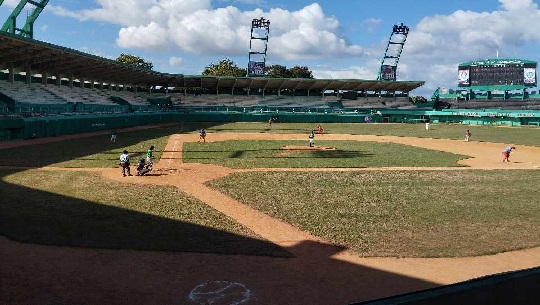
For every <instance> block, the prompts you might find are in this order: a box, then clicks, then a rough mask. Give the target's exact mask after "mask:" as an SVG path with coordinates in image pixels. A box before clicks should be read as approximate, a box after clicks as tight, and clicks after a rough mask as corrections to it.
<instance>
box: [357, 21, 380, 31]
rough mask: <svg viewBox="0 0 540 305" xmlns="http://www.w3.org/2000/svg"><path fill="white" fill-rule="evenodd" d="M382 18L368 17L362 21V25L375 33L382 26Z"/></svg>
mask: <svg viewBox="0 0 540 305" xmlns="http://www.w3.org/2000/svg"><path fill="white" fill-rule="evenodd" d="M381 22H382V20H381V19H376V18H368V19H366V20H363V21H362V22H361V24H360V25H361V27H362V28H364V29H366V31H367V32H368V33H373V32H375V30H376V29H377V28H378V27H379V26H380V24H381Z"/></svg>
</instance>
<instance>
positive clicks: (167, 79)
mask: <svg viewBox="0 0 540 305" xmlns="http://www.w3.org/2000/svg"><path fill="white" fill-rule="evenodd" d="M0 70H8V71H9V74H10V79H11V80H13V75H14V74H15V73H20V72H25V73H26V75H27V78H28V80H29V79H30V76H31V75H35V74H41V75H46V76H48V77H50V76H55V77H56V78H57V79H58V78H59V77H60V78H67V79H70V80H73V79H78V80H84V81H90V82H92V83H106V84H115V85H124V86H134V85H138V86H143V87H144V86H166V87H176V88H194V87H199V88H207V89H214V90H215V89H220V88H223V89H225V88H228V89H231V88H246V89H273V90H282V89H289V90H316V91H319V92H323V91H326V90H345V91H347V90H351V91H376V92H402V93H409V92H410V91H412V90H414V89H416V88H418V87H420V86H422V85H423V84H424V82H423V81H377V80H359V79H273V78H260V77H257V78H250V77H216V76H201V75H189V76H188V75H182V74H168V73H161V72H156V71H150V70H144V69H140V68H137V67H133V66H130V65H126V64H122V63H120V62H117V61H115V60H110V59H107V58H103V57H98V56H95V55H91V54H87V53H83V52H80V51H77V50H73V49H69V48H65V47H62V46H57V45H54V44H50V43H45V42H41V41H37V40H33V39H27V38H23V37H20V36H17V35H12V34H9V33H5V32H0ZM28 82H30V81H28Z"/></svg>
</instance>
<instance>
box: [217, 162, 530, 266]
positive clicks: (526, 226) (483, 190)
mask: <svg viewBox="0 0 540 305" xmlns="http://www.w3.org/2000/svg"><path fill="white" fill-rule="evenodd" d="M254 181H256V182H257V183H254ZM533 181H540V171H537V170H514V171H512V170H503V171H500V170H498V171H496V170H491V171H489V170H487V171H486V170H474V171H473V170H463V171H380V172H374V171H368V172H339V173H332V172H264V173H263V172H250V173H235V174H233V175H231V176H228V177H225V178H221V179H219V180H215V181H212V182H209V183H208V184H209V186H211V187H213V188H216V189H218V190H219V191H221V192H223V193H225V194H228V195H229V196H231V197H233V198H235V199H237V200H239V201H241V202H243V203H245V204H248V205H250V206H252V207H254V208H256V209H258V210H260V211H262V212H264V213H266V214H268V215H271V216H272V217H277V218H280V219H283V220H285V221H287V222H289V223H292V224H293V225H295V226H297V227H299V228H300V229H302V230H306V231H309V232H311V233H313V234H315V235H318V236H320V237H322V238H323V239H325V240H329V241H332V242H334V243H337V244H340V245H344V246H347V247H350V248H351V249H353V250H354V251H356V252H357V253H359V254H360V255H364V256H397V257H459V256H474V255H482V254H492V253H498V252H503V251H510V250H515V249H522V248H529V247H536V246H540V237H539V235H538V232H540V205H539V204H538V198H540V192H539V191H538V186H537V184H536V183H533Z"/></svg>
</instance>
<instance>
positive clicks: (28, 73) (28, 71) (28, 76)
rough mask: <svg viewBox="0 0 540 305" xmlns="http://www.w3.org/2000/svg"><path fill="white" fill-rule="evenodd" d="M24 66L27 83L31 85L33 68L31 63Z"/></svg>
mask: <svg viewBox="0 0 540 305" xmlns="http://www.w3.org/2000/svg"><path fill="white" fill-rule="evenodd" d="M24 68H25V69H24V70H25V71H24V73H25V74H26V83H27V84H28V85H30V84H31V83H32V69H31V68H30V66H29V65H27V66H25V67H24Z"/></svg>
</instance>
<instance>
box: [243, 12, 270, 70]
mask: <svg viewBox="0 0 540 305" xmlns="http://www.w3.org/2000/svg"><path fill="white" fill-rule="evenodd" d="M269 33H270V20H267V19H264V18H263V17H261V18H259V19H253V20H252V21H251V39H250V40H249V54H248V68H247V76H264V67H265V66H266V51H267V50H268V35H269Z"/></svg>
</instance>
